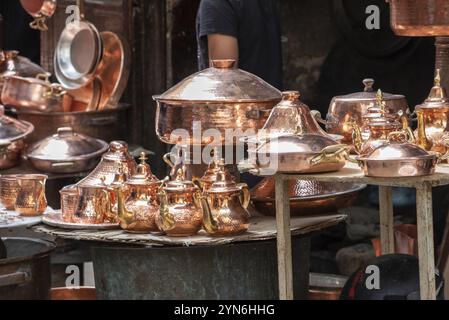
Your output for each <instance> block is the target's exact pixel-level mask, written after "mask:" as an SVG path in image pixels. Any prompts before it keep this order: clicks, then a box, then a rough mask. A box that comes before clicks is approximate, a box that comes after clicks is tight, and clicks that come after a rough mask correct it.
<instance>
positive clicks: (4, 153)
mask: <svg viewBox="0 0 449 320" xmlns="http://www.w3.org/2000/svg"><path fill="white" fill-rule="evenodd" d="M4 113H5V111H4V108H3V106H0V169H9V168H12V167H15V166H16V165H18V164H19V162H20V156H21V153H22V150H23V149H24V147H25V142H24V140H25V139H26V138H27V137H28V136H29V135H30V134H31V133H32V132H33V130H34V126H33V125H32V124H31V123H29V122H26V121H19V120H16V119H14V118H11V117H8V116H5V114H4Z"/></svg>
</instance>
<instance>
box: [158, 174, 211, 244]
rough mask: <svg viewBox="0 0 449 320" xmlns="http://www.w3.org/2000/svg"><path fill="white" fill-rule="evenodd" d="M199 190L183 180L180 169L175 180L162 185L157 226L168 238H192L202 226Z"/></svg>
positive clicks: (159, 193)
mask: <svg viewBox="0 0 449 320" xmlns="http://www.w3.org/2000/svg"><path fill="white" fill-rule="evenodd" d="M200 196H201V195H200V189H199V188H198V187H197V186H196V185H195V184H194V183H193V182H192V181H189V180H186V179H185V175H184V172H183V170H182V169H179V170H178V174H177V177H176V179H174V180H171V181H168V182H167V183H164V184H163V185H162V187H161V188H160V190H159V191H158V197H159V201H160V211H159V216H158V218H157V220H156V223H157V226H158V227H159V229H160V230H161V231H163V232H165V233H166V234H167V235H168V236H173V237H182V236H192V235H195V234H197V233H198V231H200V229H201V227H202V225H203V212H202V207H201V203H200Z"/></svg>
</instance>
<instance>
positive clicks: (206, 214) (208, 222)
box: [198, 195, 218, 234]
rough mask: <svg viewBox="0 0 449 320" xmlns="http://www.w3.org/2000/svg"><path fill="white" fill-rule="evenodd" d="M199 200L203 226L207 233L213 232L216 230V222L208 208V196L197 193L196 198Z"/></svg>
mask: <svg viewBox="0 0 449 320" xmlns="http://www.w3.org/2000/svg"><path fill="white" fill-rule="evenodd" d="M198 199H199V200H200V201H201V208H202V210H203V226H204V230H206V232H207V233H209V234H214V233H215V232H217V230H218V222H217V220H216V219H215V218H214V216H213V214H212V210H211V209H210V205H209V200H208V197H207V196H205V195H199V198H198Z"/></svg>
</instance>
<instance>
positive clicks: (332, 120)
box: [325, 79, 410, 144]
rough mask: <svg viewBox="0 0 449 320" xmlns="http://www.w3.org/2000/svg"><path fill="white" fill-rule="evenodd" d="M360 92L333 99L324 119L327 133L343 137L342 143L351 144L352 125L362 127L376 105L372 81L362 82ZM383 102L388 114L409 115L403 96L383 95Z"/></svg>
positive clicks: (376, 98)
mask: <svg viewBox="0 0 449 320" xmlns="http://www.w3.org/2000/svg"><path fill="white" fill-rule="evenodd" d="M363 84H364V85H365V89H364V91H362V92H357V93H352V94H348V95H344V96H337V97H334V98H333V99H332V101H331V104H330V107H329V112H328V114H327V118H326V121H325V123H326V129H327V132H329V133H332V134H339V135H342V136H344V139H343V141H342V142H343V143H348V144H351V143H352V133H353V123H356V124H357V125H358V126H360V127H362V126H363V124H364V118H363V117H364V116H365V115H366V114H367V113H368V109H369V108H371V107H374V106H375V105H376V101H377V100H378V96H377V93H376V92H375V91H374V90H373V86H374V80H372V79H365V80H363ZM383 100H384V101H385V105H386V108H387V110H388V111H389V112H390V113H396V114H397V113H399V111H402V114H410V110H409V107H408V104H407V100H406V99H405V97H404V96H403V95H398V94H390V93H383Z"/></svg>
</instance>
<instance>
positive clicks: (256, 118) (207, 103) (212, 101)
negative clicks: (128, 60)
mask: <svg viewBox="0 0 449 320" xmlns="http://www.w3.org/2000/svg"><path fill="white" fill-rule="evenodd" d="M234 65H235V61H234V60H215V61H212V67H211V68H209V69H206V70H203V71H200V72H198V73H196V74H194V75H191V76H190V77H188V78H186V79H184V80H183V81H181V82H180V83H179V84H177V85H176V86H174V87H172V88H171V89H169V90H168V91H167V92H165V93H164V94H162V95H160V96H157V97H154V99H155V100H156V101H157V112H156V132H157V134H158V137H159V139H160V140H161V141H162V142H165V143H168V144H178V143H181V144H185V145H207V144H209V143H211V142H212V141H213V137H208V136H202V133H203V132H204V131H206V130H208V129H215V130H218V132H219V133H220V135H221V136H220V139H221V142H222V144H223V145H233V144H235V142H236V141H235V137H229V139H226V137H227V136H226V130H230V129H234V130H236V129H239V130H241V132H240V133H239V136H240V137H242V136H245V135H248V134H250V133H248V132H247V133H245V131H247V130H250V131H251V130H252V131H253V132H252V133H253V134H255V133H257V130H258V129H260V128H262V126H263V124H264V123H265V121H266V119H267V117H268V114H269V113H270V111H271V109H272V108H273V107H274V106H275V105H276V104H277V103H278V102H279V101H280V100H281V93H280V92H279V91H278V90H277V89H275V88H273V87H272V86H270V85H269V84H267V83H266V82H265V81H263V80H262V79H260V78H258V77H256V76H255V75H253V74H250V73H248V72H245V71H242V70H239V69H235V68H234ZM199 124H201V128H199V129H195V130H194V128H195V127H198V125H199ZM181 131H182V132H181ZM172 134H173V135H172ZM237 138H238V137H237ZM214 142H217V141H214Z"/></svg>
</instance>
